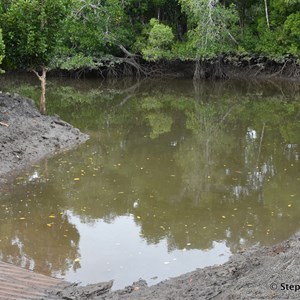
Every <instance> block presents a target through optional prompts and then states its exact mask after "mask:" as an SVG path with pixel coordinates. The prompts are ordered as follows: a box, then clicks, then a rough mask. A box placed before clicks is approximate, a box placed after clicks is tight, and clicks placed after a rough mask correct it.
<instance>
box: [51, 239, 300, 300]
mask: <svg viewBox="0 0 300 300" xmlns="http://www.w3.org/2000/svg"><path fill="white" fill-rule="evenodd" d="M299 253H300V233H298V234H296V235H295V236H293V237H292V238H291V239H290V240H288V241H285V242H282V243H280V244H278V245H276V246H273V247H254V248H252V249H249V250H246V251H243V252H240V253H238V254H236V255H233V256H232V257H231V259H230V260H229V262H227V263H225V264H224V265H219V266H213V267H207V268H204V269H198V270H196V271H193V272H190V273H187V274H184V275H181V276H179V277H176V278H173V279H170V280H166V281H163V282H161V283H159V284H157V285H154V286H151V287H148V286H147V284H146V282H145V281H143V280H140V281H139V282H136V283H134V284H133V285H132V286H129V287H127V288H125V289H123V290H118V291H115V292H109V290H110V287H111V282H108V283H102V284H98V285H91V286H87V287H76V286H74V285H73V286H71V287H69V288H67V289H65V290H63V291H61V292H59V293H58V294H56V296H57V297H59V298H60V299H102V300H118V299H120V300H125V299H126V300H129V299H130V300H134V299H138V300H154V299H155V300H159V299H161V300H162V299H164V300H167V299H168V300H183V299H189V300H192V299H193V300H194V299H195V300H196V299H197V300H199V299H203V300H204V299H205V300H208V299H280V300H282V299H299V298H300V254H299ZM195 264H196V262H195Z"/></svg>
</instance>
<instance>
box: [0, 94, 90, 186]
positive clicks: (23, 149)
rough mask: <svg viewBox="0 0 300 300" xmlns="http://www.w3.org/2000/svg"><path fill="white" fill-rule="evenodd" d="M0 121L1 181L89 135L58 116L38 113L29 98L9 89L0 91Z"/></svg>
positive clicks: (85, 138) (79, 141)
mask: <svg viewBox="0 0 300 300" xmlns="http://www.w3.org/2000/svg"><path fill="white" fill-rule="evenodd" d="M0 122H1V123H0V185H1V183H5V182H7V181H8V180H9V178H10V176H12V175H14V174H17V173H18V172H19V171H20V170H21V169H23V168H25V167H27V166H29V165H30V164H32V163H34V162H36V161H38V160H40V159H42V158H45V157H47V156H50V155H53V154H54V153H57V152H60V151H63V150H66V149H70V148H73V147H75V146H77V145H79V144H81V143H83V142H85V141H86V140H87V139H88V138H89V137H88V135H86V134H83V133H81V132H80V131H79V130H78V129H76V128H74V127H73V126H71V125H70V124H68V123H66V122H64V121H62V120H60V119H59V117H58V116H43V115H41V114H40V113H39V111H38V110H37V108H36V107H35V105H34V103H33V101H32V100H30V99H24V98H21V97H20V96H19V95H11V94H9V93H6V94H3V93H0Z"/></svg>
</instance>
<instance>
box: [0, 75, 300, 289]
mask: <svg viewBox="0 0 300 300" xmlns="http://www.w3.org/2000/svg"><path fill="white" fill-rule="evenodd" d="M90 84H91V83H89V82H88V83H87V85H88V87H89V88H87V87H85V86H82V87H81V89H79V88H78V87H72V86H70V85H65V84H63V85H57V86H52V88H51V84H50V89H49V92H48V93H49V96H48V98H50V99H51V100H49V101H52V102H50V103H51V104H50V110H52V112H54V111H55V112H58V113H59V114H60V115H61V116H63V117H64V118H65V119H66V120H67V121H70V122H72V123H73V124H75V125H77V126H79V127H80V128H82V129H83V130H85V131H88V132H89V133H90V135H91V140H90V141H88V142H87V143H86V144H85V145H82V146H81V147H80V148H78V149H77V150H75V151H71V152H67V153H65V154H61V155H60V156H58V157H55V158H53V159H50V160H48V161H44V162H42V163H41V164H40V165H39V166H33V168H32V169H31V170H30V172H28V173H27V174H23V175H22V176H20V177H19V178H18V179H17V180H16V182H15V183H14V184H12V185H10V186H7V187H6V188H5V190H4V191H1V194H0V197H1V198H0V199H1V200H0V201H1V203H0V205H1V206H2V212H1V213H0V221H1V227H0V231H1V242H0V255H1V259H2V260H6V261H11V262H13V263H15V264H21V265H23V266H26V267H27V268H30V269H34V270H38V271H42V272H44V273H46V274H52V275H57V276H66V279H69V280H75V281H82V282H84V283H88V282H96V281H100V280H109V279H111V278H115V279H116V280H117V281H116V285H115V288H116V287H121V286H123V285H125V284H129V283H130V282H132V281H134V280H137V279H138V278H139V277H144V278H146V279H148V280H150V283H154V282H155V281H156V280H161V279H163V278H166V277H169V276H175V275H177V274H179V273H181V272H186V271H189V270H192V269H194V268H196V267H201V266H204V265H206V264H213V263H221V262H224V261H225V260H226V259H227V258H228V255H229V253H231V252H236V251H237V250H238V249H241V248H246V247H249V246H251V245H253V244H256V243H261V244H264V245H265V244H268V245H270V244H274V243H276V242H278V241H281V240H283V239H286V238H289V236H290V235H292V234H293V233H294V232H295V231H297V230H298V229H299V227H300V224H299V222H300V221H299V218H298V216H299V212H300V204H299V181H300V173H299V170H300V168H299V144H300V134H299V132H300V122H299V108H300V102H299V91H297V90H295V89H291V88H290V87H286V86H285V88H284V89H283V91H284V95H283V93H281V92H280V94H278V92H277V90H276V89H277V86H275V87H274V86H273V85H271V86H270V85H266V86H261V85H260V86H258V87H257V86H252V87H251V86H250V85H249V83H238V84H235V83H233V82H222V83H219V84H217V83H214V86H213V89H212V86H211V83H209V84H207V83H204V84H199V85H195V86H193V84H192V83H191V82H189V81H175V82H173V81H171V82H169V83H167V82H165V83H164V84H163V85H161V84H157V85H155V83H153V82H150V83H147V84H143V83H141V84H138V85H137V84H136V83H134V85H132V86H133V87H134V88H132V89H130V88H128V87H127V88H126V89H122V88H120V87H118V85H117V84H116V86H114V85H112V86H104V87H101V88H99V87H98V88H96V87H95V86H94V85H95V84H96V83H93V84H92V85H93V87H91V86H89V85H90ZM154 87H155V88H154ZM27 88H28V87H27ZM124 90H125V91H124ZM281 90H282V89H281ZM66 91H67V92H66ZM58 95H59V96H58ZM129 96H130V97H129ZM55 99H59V100H56V101H55ZM120 249H121V251H120ZM174 259H175V260H174ZM149 262H151V263H149ZM153 277H155V278H156V277H157V279H155V280H154V279H153V280H151V278H153Z"/></svg>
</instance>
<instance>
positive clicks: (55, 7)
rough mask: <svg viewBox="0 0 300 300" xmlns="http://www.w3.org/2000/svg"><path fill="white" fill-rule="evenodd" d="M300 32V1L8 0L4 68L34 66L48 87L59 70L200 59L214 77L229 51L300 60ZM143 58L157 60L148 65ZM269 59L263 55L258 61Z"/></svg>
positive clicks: (232, 55)
mask: <svg viewBox="0 0 300 300" xmlns="http://www.w3.org/2000/svg"><path fill="white" fill-rule="evenodd" d="M1 31H2V35H3V41H2V38H1ZM299 37H300V1H299V0H264V1H262V0H260V1H258V0H248V1H246V0H222V1H219V0H150V1H140V0H122V1H121V0H2V1H1V4H0V63H1V61H2V60H3V61H2V63H3V67H2V68H4V69H26V70H32V71H34V72H35V74H36V75H37V76H38V78H39V79H40V80H41V84H42V89H43V90H45V80H46V71H47V70H48V69H51V68H52V69H60V70H76V71H78V72H79V73H80V71H86V70H96V71H97V72H99V73H101V74H102V72H103V70H104V71H105V74H106V75H116V74H120V73H122V74H128V75H131V74H133V73H135V74H138V75H140V74H145V75H148V74H150V73H151V71H150V70H149V68H150V67H149V65H150V66H153V63H152V62H155V61H161V60H164V61H176V62H179V61H192V62H195V68H194V78H195V79H198V78H203V77H207V69H208V68H209V73H210V76H211V74H213V76H212V77H215V78H216V77H222V76H223V71H222V68H221V67H222V63H223V62H222V59H223V61H224V57H226V59H227V61H228V60H231V61H233V62H235V63H236V61H238V62H237V63H236V64H239V63H241V62H242V64H243V63H245V62H246V64H247V63H248V64H249V63H251V59H253V57H257V56H260V57H264V58H265V59H272V60H273V61H277V62H279V63H281V64H282V67H283V68H285V67H286V65H285V62H287V61H289V62H291V59H292V64H291V63H289V66H290V67H293V66H298V65H299V60H298V58H299V55H300V38H299ZM3 42H4V43H3ZM4 49H5V50H4ZM4 51H5V53H4ZM4 55H5V56H4ZM241 57H242V59H241ZM3 58H4V59H3ZM236 59H237V60H236ZM141 61H148V62H150V64H149V65H148V68H145V65H143V64H141ZM261 62H262V61H261V60H260V59H258V60H257V59H256V60H255V64H256V66H258V65H260V63H261ZM211 64H213V65H214V67H213V70H212V68H211ZM262 68H263V67H262ZM41 72H42V73H41ZM297 72H298V71H297ZM43 98H44V95H43V94H42V97H41V102H43V101H44V99H43Z"/></svg>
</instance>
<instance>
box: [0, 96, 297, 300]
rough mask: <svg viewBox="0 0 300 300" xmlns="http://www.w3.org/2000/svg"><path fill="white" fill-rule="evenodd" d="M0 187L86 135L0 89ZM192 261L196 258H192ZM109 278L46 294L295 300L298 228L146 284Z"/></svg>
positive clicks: (148, 299) (105, 299) (144, 298)
mask: <svg viewBox="0 0 300 300" xmlns="http://www.w3.org/2000/svg"><path fill="white" fill-rule="evenodd" d="M0 122H1V123H0V186H1V183H2V184H3V183H5V182H7V181H9V180H10V179H12V178H13V176H15V175H16V174H17V173H18V172H20V171H21V170H22V169H24V168H26V167H27V166H30V165H31V164H32V163H34V162H36V161H38V160H40V159H42V158H44V157H46V156H49V155H53V154H55V153H57V152H60V151H63V150H65V149H69V148H72V147H74V146H76V145H79V144H80V143H83V142H85V141H86V140H87V139H88V136H87V135H85V134H82V133H81V132H80V131H79V130H78V129H76V128H73V127H72V126H71V125H70V124H68V123H66V122H64V121H62V120H60V119H59V118H58V117H55V116H54V117H53V116H52V117H51V116H42V115H41V114H40V113H39V112H38V111H37V109H36V108H35V106H34V104H33V102H32V101H31V100H28V99H27V100H26V99H22V98H20V97H19V96H17V95H15V96H12V95H9V94H2V93H0ZM195 264H196V262H195ZM112 285H113V282H112V281H111V282H107V283H99V284H94V285H89V286H86V287H79V286H76V285H75V284H72V285H70V286H69V287H68V288H66V289H65V290H62V291H60V292H58V293H56V292H55V293H54V292H51V291H50V292H49V297H51V299H55V298H57V299H95V300H97V299H102V300H113V299H120V300H122V299H124V300H125V299H128V300H129V299H133V300H135V299H139V300H153V299H154V300H155V299H166V300H184V299H191V300H192V299H197V300H199V299H203V300H204V299H206V300H208V299H280V300H281V299H300V233H298V234H296V235H295V236H294V237H292V238H291V239H290V240H288V241H285V242H283V243H280V244H278V245H276V246H274V247H256V248H252V249H248V250H246V251H244V252H241V253H238V254H236V255H233V256H232V257H231V259H230V260H229V262H227V263H225V264H223V265H220V266H213V267H207V268H204V269H198V270H195V271H193V272H190V273H187V274H183V275H181V276H179V277H176V278H172V279H169V280H166V281H163V282H161V283H159V284H157V285H154V286H151V287H148V286H147V283H146V282H145V281H143V280H140V281H138V282H136V283H134V284H133V285H132V286H129V287H126V288H125V289H123V290H118V291H114V292H111V291H110V289H111V286H112Z"/></svg>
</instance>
